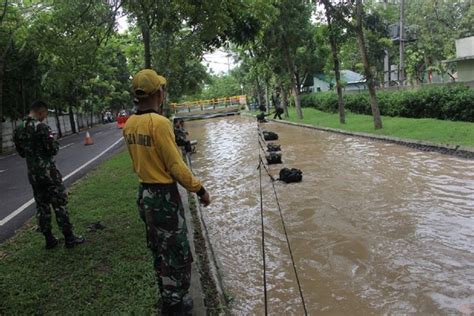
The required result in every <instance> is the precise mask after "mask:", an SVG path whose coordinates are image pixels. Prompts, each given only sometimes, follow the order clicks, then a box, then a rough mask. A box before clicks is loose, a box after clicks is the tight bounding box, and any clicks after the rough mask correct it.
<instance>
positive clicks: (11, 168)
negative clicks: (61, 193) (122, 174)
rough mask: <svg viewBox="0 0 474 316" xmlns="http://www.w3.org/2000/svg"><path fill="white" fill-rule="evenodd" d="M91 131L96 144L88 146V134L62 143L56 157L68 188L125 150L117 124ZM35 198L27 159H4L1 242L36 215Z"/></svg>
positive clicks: (1, 163)
mask: <svg viewBox="0 0 474 316" xmlns="http://www.w3.org/2000/svg"><path fill="white" fill-rule="evenodd" d="M89 132H90V134H91V136H92V138H93V140H94V144H93V145H89V146H85V145H84V137H85V133H86V132H85V131H83V132H80V133H78V134H74V135H70V136H67V137H64V138H62V139H61V140H60V141H59V143H60V145H61V148H60V150H59V154H58V155H57V156H56V166H57V167H58V169H59V171H60V172H61V174H62V175H63V179H64V183H65V185H66V186H67V187H69V186H70V185H71V184H72V183H73V182H74V181H76V180H77V179H79V178H81V177H82V176H84V175H85V174H86V173H87V172H89V171H90V170H92V169H94V168H95V167H96V166H97V165H98V164H100V163H101V162H102V161H104V160H106V159H107V158H109V157H111V156H113V155H114V154H116V153H118V152H120V151H121V150H122V149H123V147H124V143H123V141H122V140H121V139H122V130H120V129H118V128H117V125H116V124H113V123H110V124H107V125H100V126H97V127H94V128H92V129H91V130H89ZM32 199H33V191H32V189H31V186H30V184H29V182H28V178H27V170H26V162H25V159H23V158H21V157H20V156H19V155H17V154H13V155H9V156H0V242H3V241H4V240H5V239H7V238H9V237H11V236H12V235H13V234H14V233H15V231H16V230H17V229H18V228H19V227H20V226H21V225H23V224H24V223H25V222H26V221H27V220H28V219H29V218H31V217H32V216H34V214H35V203H34V201H32ZM53 219H54V217H53ZM72 222H73V223H74V218H72ZM53 225H55V221H54V220H53Z"/></svg>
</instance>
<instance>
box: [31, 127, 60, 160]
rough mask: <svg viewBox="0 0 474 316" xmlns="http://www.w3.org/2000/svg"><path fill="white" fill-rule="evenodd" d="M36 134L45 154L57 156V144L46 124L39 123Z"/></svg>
mask: <svg viewBox="0 0 474 316" xmlns="http://www.w3.org/2000/svg"><path fill="white" fill-rule="evenodd" d="M36 134H37V135H38V138H39V140H40V141H41V143H42V144H43V150H44V151H45V153H46V154H48V155H51V156H55V155H57V153H58V151H59V143H58V141H57V140H56V139H55V138H54V135H53V131H52V130H51V128H50V127H49V126H48V125H47V124H44V123H40V124H38V125H37V126H36Z"/></svg>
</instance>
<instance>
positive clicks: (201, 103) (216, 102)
mask: <svg viewBox="0 0 474 316" xmlns="http://www.w3.org/2000/svg"><path fill="white" fill-rule="evenodd" d="M246 104H247V98H246V96H245V95H239V96H234V97H225V98H215V99H211V100H198V101H192V102H184V103H179V104H178V103H171V111H172V112H173V113H174V114H180V115H183V114H186V112H187V113H191V112H195V111H198V112H202V111H205V112H219V110H225V109H226V108H228V107H229V108H232V109H233V108H240V107H242V106H246Z"/></svg>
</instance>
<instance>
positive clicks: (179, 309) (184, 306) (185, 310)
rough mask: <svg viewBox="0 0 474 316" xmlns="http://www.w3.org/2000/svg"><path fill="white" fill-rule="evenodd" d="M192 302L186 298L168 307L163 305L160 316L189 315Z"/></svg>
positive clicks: (189, 298)
mask: <svg viewBox="0 0 474 316" xmlns="http://www.w3.org/2000/svg"><path fill="white" fill-rule="evenodd" d="M193 305H194V304H193V300H192V298H191V297H189V296H186V297H185V298H183V300H182V301H180V302H179V303H177V304H174V305H169V304H166V303H163V308H162V310H161V315H163V316H165V315H166V316H187V315H191V312H192V310H193Z"/></svg>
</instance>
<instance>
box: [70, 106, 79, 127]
mask: <svg viewBox="0 0 474 316" xmlns="http://www.w3.org/2000/svg"><path fill="white" fill-rule="evenodd" d="M69 122H70V123H71V130H72V132H73V133H74V134H76V133H77V129H76V122H74V112H73V109H72V105H69Z"/></svg>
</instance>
